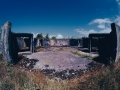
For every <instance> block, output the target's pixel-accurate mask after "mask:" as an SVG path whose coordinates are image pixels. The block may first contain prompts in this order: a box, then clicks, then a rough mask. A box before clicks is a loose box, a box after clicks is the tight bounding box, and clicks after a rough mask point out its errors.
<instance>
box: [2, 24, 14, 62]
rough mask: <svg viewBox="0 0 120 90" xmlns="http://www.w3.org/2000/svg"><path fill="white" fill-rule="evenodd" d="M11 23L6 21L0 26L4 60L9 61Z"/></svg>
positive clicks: (10, 52) (10, 58)
mask: <svg viewBox="0 0 120 90" xmlns="http://www.w3.org/2000/svg"><path fill="white" fill-rule="evenodd" d="M11 26H12V25H11V23H10V22H6V23H5V24H4V25H3V26H2V27H1V44H2V45H1V47H2V53H3V56H4V58H5V60H6V61H8V62H10V61H11V60H12V57H11V54H12V50H11V48H10V47H11V43H12V42H11Z"/></svg>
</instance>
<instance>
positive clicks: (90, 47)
mask: <svg viewBox="0 0 120 90" xmlns="http://www.w3.org/2000/svg"><path fill="white" fill-rule="evenodd" d="M91 39H92V38H91V37H90V35H89V44H88V49H89V52H91V50H92V46H91V41H92V40H91Z"/></svg>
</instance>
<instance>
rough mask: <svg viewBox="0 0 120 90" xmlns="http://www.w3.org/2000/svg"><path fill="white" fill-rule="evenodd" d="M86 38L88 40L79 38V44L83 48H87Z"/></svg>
mask: <svg viewBox="0 0 120 90" xmlns="http://www.w3.org/2000/svg"><path fill="white" fill-rule="evenodd" d="M88 40H89V39H88V38H82V40H81V46H82V47H83V48H88V44H89V41H88Z"/></svg>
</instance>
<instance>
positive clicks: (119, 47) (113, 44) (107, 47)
mask: <svg viewBox="0 0 120 90" xmlns="http://www.w3.org/2000/svg"><path fill="white" fill-rule="evenodd" d="M93 37H97V38H98V41H97V42H98V53H99V56H100V57H102V59H103V60H106V62H109V61H110V60H112V61H115V62H117V61H118V60H120V26H118V25H117V24H115V23H112V24H111V32H110V33H106V34H105V33H104V34H98V33H97V34H89V52H91V51H92V38H93Z"/></svg>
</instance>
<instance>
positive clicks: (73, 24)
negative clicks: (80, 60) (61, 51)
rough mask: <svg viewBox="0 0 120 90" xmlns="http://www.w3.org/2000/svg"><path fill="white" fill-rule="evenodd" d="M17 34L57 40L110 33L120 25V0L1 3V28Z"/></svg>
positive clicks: (12, 0) (3, 0) (9, 0)
mask: <svg viewBox="0 0 120 90" xmlns="http://www.w3.org/2000/svg"><path fill="white" fill-rule="evenodd" d="M6 21H10V22H11V23H12V31H13V32H18V33H33V34H34V36H36V35H37V34H38V33H42V34H43V35H46V34H47V33H48V34H49V35H50V37H52V36H56V37H57V38H67V37H74V38H79V37H83V36H88V34H89V33H109V32H110V31H111V27H110V24H111V23H112V22H115V23H117V24H118V25H120V0H1V1H0V25H1V26H2V25H3V24H4V23H5V22H6Z"/></svg>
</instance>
